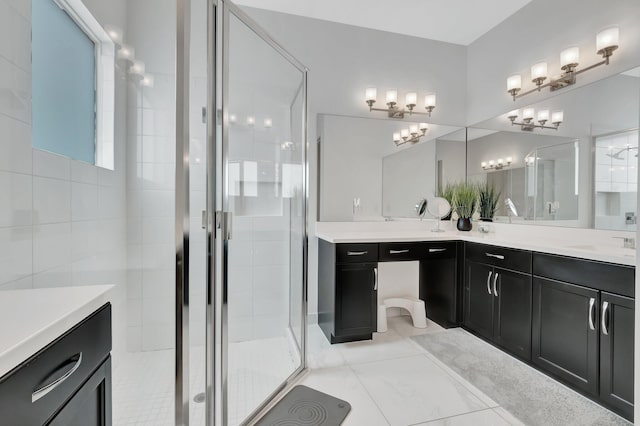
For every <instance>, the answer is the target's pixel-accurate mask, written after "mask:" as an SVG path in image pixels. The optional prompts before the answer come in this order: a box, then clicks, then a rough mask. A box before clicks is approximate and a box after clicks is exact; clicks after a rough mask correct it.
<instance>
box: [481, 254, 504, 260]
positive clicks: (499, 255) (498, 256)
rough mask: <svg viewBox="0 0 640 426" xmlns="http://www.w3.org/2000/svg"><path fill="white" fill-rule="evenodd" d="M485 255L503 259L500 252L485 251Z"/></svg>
mask: <svg viewBox="0 0 640 426" xmlns="http://www.w3.org/2000/svg"><path fill="white" fill-rule="evenodd" d="M485 254H486V255H487V257H495V258H496V259H500V260H504V256H503V255H501V254H493V253H485Z"/></svg>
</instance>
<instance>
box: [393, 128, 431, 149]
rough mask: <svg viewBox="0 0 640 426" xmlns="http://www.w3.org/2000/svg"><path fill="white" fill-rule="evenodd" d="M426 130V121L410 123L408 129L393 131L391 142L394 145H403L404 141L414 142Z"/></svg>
mask: <svg viewBox="0 0 640 426" xmlns="http://www.w3.org/2000/svg"><path fill="white" fill-rule="evenodd" d="M428 130H429V127H428V126H427V123H420V124H412V125H411V126H409V128H408V129H402V130H400V131H399V132H396V133H394V134H393V142H394V143H395V144H396V146H400V145H404V144H405V143H416V142H418V141H419V140H420V138H421V137H423V136H424V135H425V134H426V133H427V131H428Z"/></svg>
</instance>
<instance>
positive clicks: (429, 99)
mask: <svg viewBox="0 0 640 426" xmlns="http://www.w3.org/2000/svg"><path fill="white" fill-rule="evenodd" d="M424 106H425V108H435V107H436V95H435V93H430V94H428V95H427V96H425V97H424Z"/></svg>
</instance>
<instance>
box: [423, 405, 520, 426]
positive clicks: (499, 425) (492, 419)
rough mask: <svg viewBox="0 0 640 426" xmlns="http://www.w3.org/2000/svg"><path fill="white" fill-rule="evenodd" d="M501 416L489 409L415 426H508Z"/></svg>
mask: <svg viewBox="0 0 640 426" xmlns="http://www.w3.org/2000/svg"><path fill="white" fill-rule="evenodd" d="M510 425H511V423H509V422H508V421H506V420H505V419H504V418H503V417H502V416H500V415H499V414H498V413H496V412H495V411H493V410H491V409H487V410H482V411H474V412H473V413H467V414H461V415H459V416H453V417H447V418H444V419H438V420H434V421H431V422H426V423H419V424H418V425H415V426H510Z"/></svg>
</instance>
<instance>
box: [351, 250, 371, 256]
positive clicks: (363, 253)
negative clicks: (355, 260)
mask: <svg viewBox="0 0 640 426" xmlns="http://www.w3.org/2000/svg"><path fill="white" fill-rule="evenodd" d="M367 253H369V252H368V251H348V252H347V256H364V255H365V254H367Z"/></svg>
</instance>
